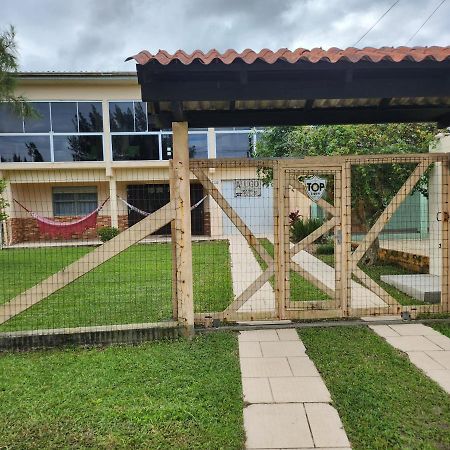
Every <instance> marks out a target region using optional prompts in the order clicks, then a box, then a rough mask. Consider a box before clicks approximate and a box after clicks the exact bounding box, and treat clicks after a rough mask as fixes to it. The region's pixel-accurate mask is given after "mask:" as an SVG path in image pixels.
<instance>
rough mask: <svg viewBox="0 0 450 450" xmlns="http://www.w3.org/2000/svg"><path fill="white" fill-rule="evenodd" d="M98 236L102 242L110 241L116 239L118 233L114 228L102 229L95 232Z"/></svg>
mask: <svg viewBox="0 0 450 450" xmlns="http://www.w3.org/2000/svg"><path fill="white" fill-rule="evenodd" d="M97 233H98V236H99V237H100V240H101V241H102V242H106V241H110V240H111V239H112V238H114V237H116V236H117V235H118V234H119V233H120V231H119V229H118V228H116V227H102V228H99V229H98V230H97Z"/></svg>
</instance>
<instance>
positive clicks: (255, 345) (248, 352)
mask: <svg viewBox="0 0 450 450" xmlns="http://www.w3.org/2000/svg"><path fill="white" fill-rule="evenodd" d="M239 356H241V357H242V358H261V357H262V353H261V346H260V345H259V342H253V341H242V342H239Z"/></svg>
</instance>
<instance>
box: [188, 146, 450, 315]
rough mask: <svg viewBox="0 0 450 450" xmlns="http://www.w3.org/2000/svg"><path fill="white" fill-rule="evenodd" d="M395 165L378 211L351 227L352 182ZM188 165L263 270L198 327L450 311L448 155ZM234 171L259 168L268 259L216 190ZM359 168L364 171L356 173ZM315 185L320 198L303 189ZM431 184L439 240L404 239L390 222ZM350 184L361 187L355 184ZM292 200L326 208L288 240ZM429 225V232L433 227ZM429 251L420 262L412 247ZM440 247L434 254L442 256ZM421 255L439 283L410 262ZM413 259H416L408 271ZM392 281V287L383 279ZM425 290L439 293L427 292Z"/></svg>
mask: <svg viewBox="0 0 450 450" xmlns="http://www.w3.org/2000/svg"><path fill="white" fill-rule="evenodd" d="M392 167H395V168H396V171H397V172H398V173H399V176H398V179H395V180H391V182H392V189H391V191H392V194H391V195H390V196H386V198H385V199H383V202H384V207H383V208H381V209H380V210H379V211H378V212H377V213H376V214H375V215H374V216H373V217H370V218H368V220H367V228H366V229H365V230H361V229H360V228H358V226H360V227H361V226H362V225H361V224H357V223H354V224H353V226H352V220H353V218H354V217H356V216H357V215H356V214H355V212H356V211H355V210H356V202H357V199H358V195H357V193H356V192H355V191H353V190H352V179H353V180H356V181H357V182H358V181H359V180H358V178H357V177H358V176H359V174H360V173H366V172H367V171H368V172H369V173H373V174H374V175H373V183H376V182H377V180H378V179H379V176H378V177H377V172H376V171H381V172H380V173H382V171H383V170H384V171H386V170H387V168H392ZM190 168H191V172H192V174H193V175H194V176H195V178H197V179H198V181H199V182H200V183H201V184H202V185H203V187H204V189H205V193H207V194H209V195H210V197H211V199H213V200H214V202H215V203H216V204H217V206H218V207H219V208H220V209H221V210H222V211H223V212H224V214H225V215H226V216H227V217H228V218H229V220H230V221H231V222H232V223H233V224H234V226H235V227H236V229H237V230H238V231H239V232H240V234H241V235H242V237H243V239H245V241H246V243H247V244H248V246H250V247H251V249H252V251H253V252H254V255H255V257H256V258H257V259H258V261H259V262H260V263H261V268H262V270H261V273H257V274H255V276H254V277H253V279H252V280H251V282H249V283H248V284H247V285H246V287H245V289H243V290H242V291H241V292H239V294H238V295H235V297H234V299H233V301H232V302H231V303H230V304H229V305H228V307H227V308H226V309H225V310H223V311H211V312H206V313H205V312H197V313H196V314H195V319H196V321H197V322H203V321H204V320H205V318H208V317H210V318H212V319H221V320H226V321H242V320H258V319H260V320H261V319H271V320H274V319H318V318H336V317H349V316H351V317H361V316H366V315H374V316H376V315H398V316H400V314H401V313H402V312H408V313H410V314H412V315H415V314H417V313H440V312H448V309H449V304H448V177H449V175H448V173H449V167H448V156H447V155H442V154H418V155H373V156H365V157H362V156H347V157H320V158H319V157H307V158H304V159H299V160H292V159H285V160H208V161H191V162H190ZM237 168H239V170H240V171H243V172H245V170H247V169H249V168H252V169H255V170H256V171H257V173H258V176H259V177H260V178H262V179H265V180H266V181H267V182H268V183H269V184H271V186H272V192H273V210H272V212H271V213H272V214H273V223H274V229H273V236H272V243H273V252H269V251H268V250H267V245H263V244H264V242H263V241H264V239H265V240H266V241H267V240H268V239H266V238H261V237H259V236H257V233H255V232H253V231H252V230H251V229H250V228H249V226H247V224H246V223H245V220H244V219H243V217H241V216H240V215H239V214H238V213H237V211H236V210H235V209H233V207H232V206H231V205H230V202H229V201H228V200H227V199H226V198H225V197H224V196H223V195H222V193H221V191H220V189H219V188H218V187H217V182H216V181H215V180H216V178H217V177H214V173H215V172H214V171H219V170H220V171H222V172H223V173H225V172H226V171H230V170H233V169H234V170H236V169H237ZM363 170H365V171H366V172H361V171H363ZM314 177H315V178H314ZM355 177H356V178H355ZM317 179H318V180H322V181H324V182H325V184H326V188H325V189H324V192H323V195H322V196H318V195H317V193H314V192H312V193H311V192H308V186H311V183H310V181H311V180H312V181H314V180H316V181H317ZM432 180H434V181H433V183H435V184H436V183H437V184H438V188H439V189H438V191H439V195H438V196H435V195H434V196H433V197H432V198H429V200H428V202H429V204H430V208H432V207H435V208H437V210H436V212H437V214H436V220H437V222H439V230H438V233H437V234H436V233H434V234H433V233H431V231H430V234H429V235H428V237H423V236H418V235H417V234H414V233H415V230H410V229H409V227H408V224H406V225H405V226H404V230H409V231H405V232H403V234H402V230H399V229H395V230H391V229H389V223H390V220H391V219H392V218H393V217H395V214H397V221H398V219H399V216H398V215H399V214H400V212H401V211H402V208H403V209H404V208H406V207H407V203H408V198H409V197H410V195H411V194H412V193H413V192H414V191H415V190H417V188H418V186H419V185H422V186H426V185H430V184H431V183H432ZM369 181H370V177H369ZM308 183H309V184H308ZM356 185H357V187H358V183H356ZM397 188H398V189H397ZM388 191H389V189H388ZM381 195H382V193H381V189H380V196H381ZM296 198H301V199H303V201H305V200H306V201H309V202H311V203H314V204H315V205H317V207H319V208H320V209H321V210H322V211H323V220H322V221H317V222H316V225H315V228H314V229H310V230H309V231H308V230H306V231H305V230H303V234H302V233H301V232H300V233H299V235H293V228H294V226H293V223H292V222H293V221H295V220H296V214H295V201H296V200H295V199H296ZM405 204H406V206H405ZM430 217H431V216H430ZM400 219H402V217H400ZM297 220H299V219H298V217H297ZM430 220H432V219H431V218H430ZM429 227H430V228H432V223H430V225H429ZM300 228H301V227H300ZM404 230H403V231H404ZM305 233H306V234H305ZM408 233H409V235H408ZM405 236H406V237H405ZM378 243H379V245H380V249H379V250H376V254H377V257H378V258H379V259H378V260H377V263H376V264H373V265H368V264H366V263H365V255H366V254H367V252H369V251H373V248H374V245H376V244H378ZM394 244H395V245H394ZM425 244H426V246H427V248H428V250H427V251H425V253H427V254H426V255H425V254H422V253H424V252H419V251H418V250H417V248H418V247H420V246H422V247H423V246H424V245H425ZM395 246H396V247H395ZM377 248H378V247H377ZM436 249H438V250H439V255H438V257H437V256H436V254H435V253H436ZM395 258H397V260H395V263H394V262H392V261H393V259H395ZM420 258H421V259H422V260H423V261H425V263H424V264H425V265H426V264H428V267H430V266H431V264H430V260H432V259H434V260H435V259H436V258H438V265H439V266H440V274H439V275H438V276H437V275H435V274H433V273H431V270H430V269H427V268H425V269H424V266H421V269H420V270H418V271H417V270H416V268H415V267H414V260H417V259H420ZM409 260H411V261H412V263H411V264H410V265H408V264H409V262H408V261H409ZM435 265H436V264H435ZM389 277H390V278H392V279H393V280H394V281H393V282H391V281H389V282H388V281H386V280H388V279H390V278H389ZM398 278H399V279H401V280H403V283H404V284H405V283H406V284H409V285H410V287H411V286H415V287H416V288H417V289H416V290H417V292H413V290H412V289H408V288H407V287H405V286H401V284H400V285H399V284H398V283H397V281H396V280H397V279H398ZM430 283H431V284H434V285H435V286H434V287H430V286H429V284H430ZM436 285H437V286H438V288H436ZM268 286H269V287H270V289H271V290H272V292H273V301H272V302H270V301H269V300H267V298H264V296H263V294H262V291H263V290H264V291H265V292H266V294H264V295H266V296H267V297H268V296H270V295H269V294H267V292H269V291H270V289H269V290H268V289H267V287H268ZM433 289H434V291H433ZM430 293H431V294H433V293H434V294H435V295H434V296H433V295H431V297H433V298H431V297H430V295H428V294H430ZM258 295H259V302H256V301H255V300H254V299H255V296H256V297H257V296H258ZM427 295H428V297H427ZM252 299H253V300H252ZM194 303H195V296H194Z"/></svg>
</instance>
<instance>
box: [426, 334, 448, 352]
mask: <svg viewBox="0 0 450 450" xmlns="http://www.w3.org/2000/svg"><path fill="white" fill-rule="evenodd" d="M426 338H427V339H429V340H430V341H431V342H433V343H434V344H436V345H439V347H441V348H442V349H443V350H450V338H448V337H447V336H444V335H443V334H441V333H438V334H430V335H429V336H427V337H426Z"/></svg>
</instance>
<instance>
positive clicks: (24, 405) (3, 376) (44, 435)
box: [0, 333, 244, 450]
mask: <svg viewBox="0 0 450 450" xmlns="http://www.w3.org/2000/svg"><path fill="white" fill-rule="evenodd" d="M237 352H238V350H237V340H236V337H235V336H234V335H232V334H229V333H214V334H208V335H204V336H199V337H197V338H195V339H194V340H193V341H191V342H188V341H185V340H179V341H175V342H163V341H162V342H152V343H147V344H142V345H139V346H123V347H120V346H112V347H107V348H103V349H68V350H53V351H41V352H28V353H10V354H3V355H0V417H1V420H0V436H1V438H0V439H1V442H0V447H1V448H5V449H39V450H40V449H46V450H47V449H58V450H59V449H63V448H64V449H69V448H70V449H75V448H76V449H88V448H91V449H172V448H176V449H236V450H237V449H241V448H243V444H244V431H243V419H242V408H243V402H242V395H241V389H242V388H241V377H240V371H239V361H238V356H237V354H238V353H237Z"/></svg>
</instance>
